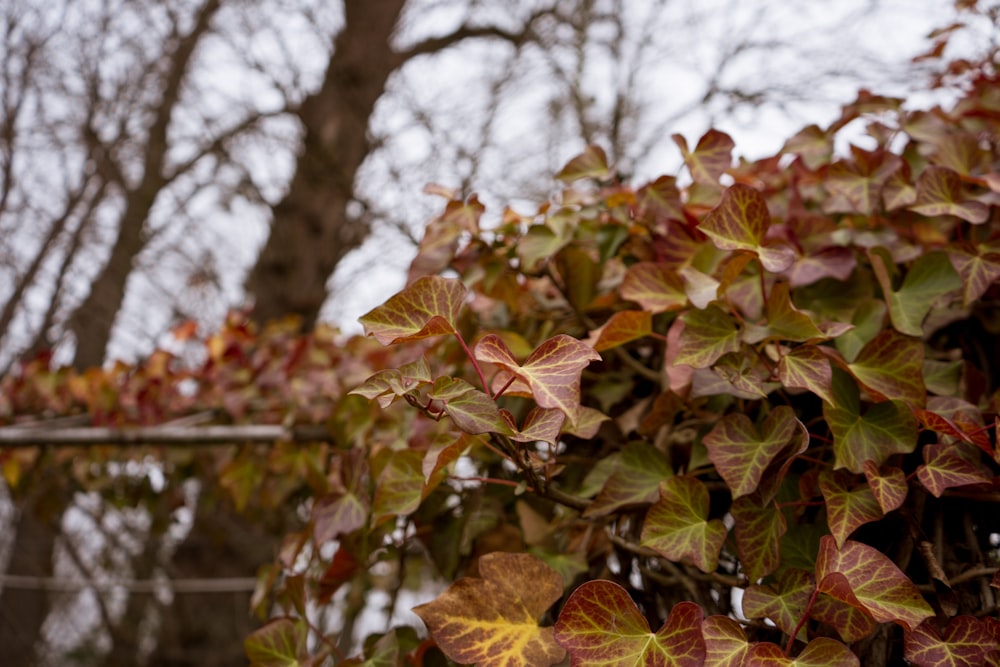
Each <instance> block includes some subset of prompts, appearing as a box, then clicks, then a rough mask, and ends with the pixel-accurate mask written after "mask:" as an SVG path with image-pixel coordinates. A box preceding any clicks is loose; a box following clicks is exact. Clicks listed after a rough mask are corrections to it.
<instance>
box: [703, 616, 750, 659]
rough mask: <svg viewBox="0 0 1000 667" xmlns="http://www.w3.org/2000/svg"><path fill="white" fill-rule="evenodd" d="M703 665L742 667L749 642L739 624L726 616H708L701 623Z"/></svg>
mask: <svg viewBox="0 0 1000 667" xmlns="http://www.w3.org/2000/svg"><path fill="white" fill-rule="evenodd" d="M701 634H702V637H704V639H705V667H742V666H743V664H744V662H743V661H744V659H745V658H746V655H747V651H748V650H749V648H750V643H749V642H748V641H747V636H746V633H745V632H743V628H742V627H740V624H739V623H737V622H736V621H734V620H733V619H731V618H729V617H728V616H719V615H715V616H709V617H708V618H706V619H705V620H704V621H702V624H701Z"/></svg>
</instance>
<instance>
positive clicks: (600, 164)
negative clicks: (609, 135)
mask: <svg viewBox="0 0 1000 667" xmlns="http://www.w3.org/2000/svg"><path fill="white" fill-rule="evenodd" d="M610 175H611V169H610V168H609V167H608V155H607V153H605V152H604V149H603V148H601V147H600V146H594V145H591V146H587V147H586V148H585V149H583V152H582V153H580V154H579V155H577V156H576V157H574V158H573V159H571V160H570V161H569V162H567V163H566V166H565V167H563V168H562V169H561V170H560V171H559V173H558V174H556V178H557V179H558V180H560V181H564V182H566V183H572V182H573V181H578V180H580V179H581V178H593V179H596V180H598V181H603V180H605V179H607V178H608V177H609V176H610Z"/></svg>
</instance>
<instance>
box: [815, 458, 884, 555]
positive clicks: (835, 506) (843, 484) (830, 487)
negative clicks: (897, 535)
mask: <svg viewBox="0 0 1000 667" xmlns="http://www.w3.org/2000/svg"><path fill="white" fill-rule="evenodd" d="M867 463H869V464H870V463H871V461H868V462H867ZM851 481H852V477H851V475H849V474H846V473H844V472H842V471H838V472H831V471H829V470H824V471H823V472H822V473H821V474H820V476H819V488H820V491H822V492H823V500H825V501H826V515H827V519H826V520H827V523H828V524H829V526H830V533H831V534H832V535H833V537H834V539H835V540H837V546H838V547H839V546H843V544H844V542H845V541H846V540H847V538H848V537H850V535H851V533H853V532H854V531H855V530H857V528H858V527H859V526H863V525H864V524H866V523H870V522H872V521H878V520H879V519H881V518H882V508H881V507H880V506H879V504H878V501H876V500H875V496H874V494H872V491H871V489H870V488H869V487H868V486H867V485H865V486H861V487H858V488H855V489H852V488H851Z"/></svg>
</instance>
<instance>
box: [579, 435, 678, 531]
mask: <svg viewBox="0 0 1000 667" xmlns="http://www.w3.org/2000/svg"><path fill="white" fill-rule="evenodd" d="M673 475H674V471H673V469H672V468H671V467H670V462H669V460H668V459H667V457H666V456H665V455H664V454H663V452H661V451H660V450H659V449H657V448H656V447H654V446H652V445H649V444H646V443H643V442H630V443H629V444H627V445H625V447H623V448H622V451H621V455H620V456H619V457H618V459H617V463H616V464H615V467H614V470H613V471H612V473H611V475H610V476H609V477H608V479H607V481H606V482H605V483H604V486H603V487H602V488H601V491H600V493H598V494H597V497H596V498H594V501H593V502H592V503H591V504H590V505H589V506H588V507H587V509H586V510H585V511H584V513H583V515H584V516H586V517H596V516H606V515H608V514H611V513H612V512H615V511H617V510H620V509H622V508H623V507H633V506H636V505H648V504H651V503H653V502H655V501H656V499H657V498H658V497H659V494H660V482H662V481H663V480H665V479H667V478H669V477H673Z"/></svg>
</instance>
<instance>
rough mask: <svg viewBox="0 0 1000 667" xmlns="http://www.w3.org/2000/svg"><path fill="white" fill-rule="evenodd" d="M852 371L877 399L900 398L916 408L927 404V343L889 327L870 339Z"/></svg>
mask: <svg viewBox="0 0 1000 667" xmlns="http://www.w3.org/2000/svg"><path fill="white" fill-rule="evenodd" d="M848 368H850V369H851V373H852V374H853V375H854V377H855V378H857V380H858V382H860V383H861V386H863V387H864V388H865V389H866V390H867V391H868V393H869V394H871V395H872V396H874V397H875V398H876V399H878V400H900V401H903V402H904V403H906V404H907V405H909V406H911V407H913V408H917V407H921V406H923V404H924V400H925V399H926V398H927V389H926V387H924V373H923V370H924V343H923V341H921V340H920V339H918V338H913V337H910V336H904V335H902V334H900V333H898V332H896V331H893V330H891V329H886V330H885V331H882V332H881V333H879V334H878V335H877V336H875V338H873V339H872V340H871V341H869V342H868V344H867V345H865V346H864V347H863V348H861V352H860V353H858V357H857V359H855V360H854V363H852V364H848Z"/></svg>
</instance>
